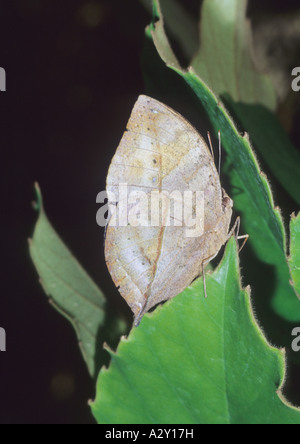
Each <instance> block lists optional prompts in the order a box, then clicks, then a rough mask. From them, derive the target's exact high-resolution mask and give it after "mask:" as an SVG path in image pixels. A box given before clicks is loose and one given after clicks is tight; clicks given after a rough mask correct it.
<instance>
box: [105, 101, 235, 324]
mask: <svg viewBox="0 0 300 444" xmlns="http://www.w3.org/2000/svg"><path fill="white" fill-rule="evenodd" d="M106 191H107V195H108V200H109V204H110V208H111V214H110V219H109V221H108V225H107V229H106V239H105V258H106V263H107V267H108V270H109V272H110V274H111V276H112V279H113V281H114V283H115V285H116V286H117V288H118V289H119V292H120V294H121V296H122V297H123V298H124V299H125V300H126V302H127V303H128V305H129V306H130V308H131V310H132V311H133V313H134V317H135V321H134V323H135V325H138V324H139V323H140V321H141V319H142V316H143V315H144V313H146V312H147V311H149V310H150V309H151V308H152V307H154V306H155V305H157V304H158V303H160V302H163V301H166V300H168V299H171V298H173V297H174V296H176V295H177V294H179V293H180V292H181V291H183V290H184V289H185V288H186V287H187V286H188V285H189V284H190V283H191V282H192V281H193V280H194V279H195V278H196V277H198V276H199V275H201V274H203V276H204V267H205V265H206V264H208V263H209V262H210V261H211V260H212V259H213V258H214V257H215V256H216V255H217V254H218V252H219V250H220V249H221V247H222V246H223V245H224V244H225V243H226V241H227V240H228V239H229V237H230V236H231V235H232V233H233V230H234V229H235V228H236V226H237V225H238V224H239V219H238V220H237V222H236V224H235V225H234V227H233V228H232V229H231V230H230V222H231V218H232V207H233V201H232V200H231V199H230V197H229V196H228V195H227V193H226V192H225V190H224V189H223V188H222V187H221V184H220V177H219V173H218V171H217V169H216V166H215V163H214V159H213V156H212V153H211V152H210V150H209V148H208V145H207V144H206V142H205V140H204V139H203V137H202V136H201V135H200V134H199V133H198V132H197V131H196V129H195V128H194V127H193V126H192V125H191V124H190V123H189V122H188V121H187V120H185V119H184V118H183V117H182V116H181V115H180V114H179V113H177V112H176V111H174V110H172V109H171V108H169V107H168V106H166V105H164V104H163V103H161V102H159V101H157V100H155V99H153V98H151V97H147V96H145V95H141V96H139V98H138V100H137V102H136V103H135V105H134V108H133V110H132V113H131V116H130V119H129V121H128V124H127V128H126V131H125V133H124V135H123V137H122V140H121V142H120V144H119V146H118V148H117V150H116V153H115V155H114V157H113V159H112V161H111V164H110V167H109V171H108V176H107V185H106ZM153 202H154V203H153ZM187 207H188V210H187ZM187 213H189V214H188V215H187ZM192 224H194V225H192ZM204 286H205V280H204ZM204 288H205V295H206V286H205V287H204Z"/></svg>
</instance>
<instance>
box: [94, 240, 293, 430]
mask: <svg viewBox="0 0 300 444" xmlns="http://www.w3.org/2000/svg"><path fill="white" fill-rule="evenodd" d="M206 279H207V291H208V298H207V299H205V298H204V292H203V282H202V279H199V280H197V281H196V282H195V283H194V284H193V285H192V286H191V287H189V288H187V289H186V290H185V291H184V292H183V293H182V294H181V295H179V296H177V297H176V298H174V299H172V300H170V301H168V302H167V303H165V304H164V305H163V306H160V307H159V308H157V309H156V310H155V311H154V312H153V313H152V314H147V315H145V317H144V319H143V320H142V323H141V325H140V326H139V327H138V328H134V329H133V330H132V331H131V333H130V335H129V337H128V338H127V339H125V338H123V339H122V341H121V343H120V345H119V347H118V350H117V352H116V353H114V352H112V351H109V352H110V355H111V364H110V367H109V369H102V370H101V372H100V375H99V380H98V385H97V396H96V400H95V402H94V403H92V404H91V407H92V411H93V414H94V416H95V418H96V420H97V421H98V422H99V423H104V424H120V423H122V424H144V423H146V424H148V423H150V424H198V423H200V424H212V423H214V424H244V423H246V424H279V423H281V424H285V423H287V424H300V411H299V410H297V409H295V408H292V407H291V406H289V405H287V403H286V402H285V401H284V399H283V396H282V394H281V386H282V383H283V380H284V364H285V361H284V352H283V351H279V350H277V349H275V348H272V347H271V346H270V345H269V344H268V343H267V342H266V340H265V338H264V337H263V335H262V333H261V331H260V329H259V328H258V326H257V324H256V322H255V319H254V317H253V313H252V309H251V303H250V296H249V290H243V289H242V288H241V284H240V276H239V262H238V255H237V249H236V242H235V240H234V239H233V238H231V240H230V241H229V243H228V245H227V247H226V253H225V256H224V258H223V260H222V262H221V264H220V266H219V267H218V268H217V270H216V271H215V272H214V274H213V275H207V276H206Z"/></svg>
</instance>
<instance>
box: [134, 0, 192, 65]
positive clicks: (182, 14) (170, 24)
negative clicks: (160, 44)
mask: <svg viewBox="0 0 300 444" xmlns="http://www.w3.org/2000/svg"><path fill="white" fill-rule="evenodd" d="M140 2H141V3H142V4H143V5H144V7H145V8H146V9H147V10H148V11H149V12H151V11H152V0H140ZM161 8H162V12H163V15H164V18H165V24H166V27H167V28H168V30H169V33H170V35H171V36H172V37H173V39H174V40H175V41H176V43H177V45H178V47H179V48H180V49H181V51H182V53H183V55H184V56H185V59H186V60H187V61H190V60H191V59H192V57H194V55H195V53H196V51H197V49H198V46H199V36H198V23H197V19H196V18H195V17H194V16H192V15H191V14H189V13H188V12H187V10H186V9H185V7H184V5H183V4H182V2H180V1H178V0H161Z"/></svg>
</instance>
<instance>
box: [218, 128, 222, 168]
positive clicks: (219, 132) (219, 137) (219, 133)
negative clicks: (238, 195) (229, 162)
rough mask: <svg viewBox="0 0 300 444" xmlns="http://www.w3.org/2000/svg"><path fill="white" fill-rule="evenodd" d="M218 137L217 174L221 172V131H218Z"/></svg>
mask: <svg viewBox="0 0 300 444" xmlns="http://www.w3.org/2000/svg"><path fill="white" fill-rule="evenodd" d="M218 139H219V176H220V174H221V161H222V145H221V131H218Z"/></svg>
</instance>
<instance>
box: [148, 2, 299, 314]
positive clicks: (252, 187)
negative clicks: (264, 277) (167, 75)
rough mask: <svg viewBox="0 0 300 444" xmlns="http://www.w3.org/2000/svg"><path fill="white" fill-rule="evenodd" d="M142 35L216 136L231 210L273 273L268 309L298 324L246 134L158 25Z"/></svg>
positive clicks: (280, 232)
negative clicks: (182, 62) (201, 109)
mask: <svg viewBox="0 0 300 444" xmlns="http://www.w3.org/2000/svg"><path fill="white" fill-rule="evenodd" d="M154 9H155V14H156V16H157V17H160V16H159V14H160V9H159V3H158V1H157V0H154ZM146 35H147V36H148V38H150V39H153V42H154V44H155V47H156V49H157V52H158V53H159V55H160V57H161V59H162V60H163V61H164V62H165V63H166V65H167V66H168V67H169V68H171V69H172V70H173V71H175V72H176V73H177V74H178V75H179V76H180V77H181V78H183V79H184V81H185V82H186V83H187V85H188V86H189V87H190V88H191V90H192V91H193V92H194V93H195V94H196V97H197V99H198V100H199V102H200V103H201V104H202V105H203V107H204V109H205V112H206V113H207V115H208V117H209V119H210V121H211V124H212V126H213V128H214V131H215V133H217V132H218V131H219V130H220V131H221V134H222V145H223V147H224V149H225V151H226V153H227V156H226V162H227V171H228V176H229V179H230V182H231V197H232V198H233V201H234V208H235V209H236V210H237V211H238V212H240V213H241V219H242V226H243V229H244V230H245V231H246V232H247V233H248V234H249V235H250V243H251V245H252V247H253V249H254V251H255V253H256V256H257V258H258V259H259V260H260V261H262V262H263V263H266V264H268V265H271V266H272V267H273V269H274V273H275V276H276V277H275V280H276V285H274V290H273V294H272V306H273V308H274V309H275V311H276V312H277V313H278V314H279V315H281V316H282V317H284V318H285V319H287V320H289V321H299V320H300V306H299V301H298V298H297V296H296V294H295V292H294V289H293V288H292V286H291V285H290V283H289V280H290V273H289V268H288V264H287V259H286V238H285V230H284V225H283V221H282V218H281V214H280V211H279V209H278V208H275V206H274V201H273V197H272V192H271V189H270V185H269V183H268V181H267V178H266V176H265V175H264V174H263V173H262V172H261V171H260V169H259V166H258V163H257V160H256V158H255V156H254V154H253V151H252V149H251V145H250V142H249V137H248V135H247V134H246V135H244V136H241V135H240V133H239V132H238V130H237V128H236V126H235V124H234V122H233V121H232V119H231V118H230V116H229V114H228V112H227V110H226V109H225V107H224V105H223V104H222V103H221V102H220V100H219V99H218V98H217V97H216V96H215V95H214V93H213V92H212V91H211V90H210V89H209V87H208V86H207V85H206V84H205V83H204V82H203V80H202V79H200V78H199V77H198V76H197V74H196V73H195V72H194V71H193V70H192V69H191V70H189V71H188V72H187V71H184V70H182V69H181V68H180V67H179V64H178V62H177V60H176V56H175V54H174V53H173V51H172V49H171V47H170V45H169V42H168V39H167V36H166V34H165V32H164V28H163V22H162V20H158V21H157V20H156V21H155V23H152V24H151V25H150V26H149V28H148V29H147V32H146ZM170 53H171V55H170Z"/></svg>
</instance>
